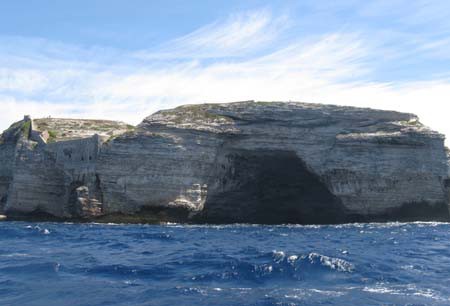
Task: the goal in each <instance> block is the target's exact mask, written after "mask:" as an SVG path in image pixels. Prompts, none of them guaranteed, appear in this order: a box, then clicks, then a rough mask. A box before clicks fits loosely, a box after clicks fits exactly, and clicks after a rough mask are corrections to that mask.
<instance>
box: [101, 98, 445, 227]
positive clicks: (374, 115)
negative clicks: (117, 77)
mask: <svg viewBox="0 0 450 306" xmlns="http://www.w3.org/2000/svg"><path fill="white" fill-rule="evenodd" d="M448 167H449V166H448V164H447V156H446V152H445V147H444V136H443V135H441V134H439V133H437V132H434V131H431V130H429V129H428V128H427V127H424V126H423V125H422V124H420V122H419V121H418V118H417V117H416V116H415V115H412V114H405V113H398V112H390V111H379V110H372V109H361V108H352V107H341V106H333V105H317V104H306V103H281V102H280V103H262V102H240V103H230V104H203V105H188V106H182V107H178V108H176V109H173V110H167V111H160V112H158V113H156V114H154V115H152V116H150V117H148V118H146V119H145V120H144V121H143V122H142V123H141V124H140V125H139V126H138V128H137V130H136V132H135V133H134V134H132V135H127V136H121V137H119V138H117V139H115V140H114V141H113V142H111V143H110V144H108V145H107V146H105V147H103V148H102V152H101V154H100V155H99V161H98V165H97V172H98V175H99V177H100V181H101V186H102V190H103V196H104V205H105V212H106V213H109V212H122V213H134V212H138V211H140V210H142V209H143V208H146V207H163V208H170V207H173V206H177V205H179V206H183V207H185V208H187V210H188V211H189V212H190V213H189V216H191V217H192V216H197V217H199V218H200V219H203V220H206V221H208V220H210V221H211V220H213V221H214V222H216V221H217V222H222V221H224V222H235V221H236V222H264V223H270V222H301V223H310V222H311V220H312V221H314V222H315V223H316V222H319V223H320V222H322V221H323V222H341V221H342V222H344V221H346V220H365V219H371V218H373V219H377V218H378V219H380V220H384V219H396V218H402V217H405V218H413V219H420V218H422V219H428V218H436V217H439V215H443V214H444V215H445V216H443V217H445V218H446V217H447V215H448V211H447V203H448V199H447V193H446V190H445V187H444V185H445V179H446V178H447V177H448ZM292 169H294V170H295V171H294V170H292ZM296 173H297V174H296ZM311 182H314V183H311ZM196 186H202V187H201V189H202V190H201V192H200V193H199V194H201V195H200V196H198V197H190V196H188V195H189V194H190V193H191V192H192V190H194V189H196V188H197V189H198V187H196ZM283 188H284V189H283ZM284 193H286V194H287V195H286V194H284ZM261 203H263V205H262V206H261ZM408 207H409V208H408ZM327 210H328V211H331V212H333V213H332V214H331V215H330V214H327V213H323V212H324V211H327ZM271 215H272V216H273V215H277V217H276V218H271ZM322 215H323V216H322ZM194 218H195V217H194Z"/></svg>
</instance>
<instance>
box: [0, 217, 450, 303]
mask: <svg viewBox="0 0 450 306" xmlns="http://www.w3.org/2000/svg"><path fill="white" fill-rule="evenodd" d="M0 305H176V306H181V305H450V224H444V223H390V224H355V225H341V226H250V225H230V226H185V225H166V226H153V225H100V224H57V223H26V222H0Z"/></svg>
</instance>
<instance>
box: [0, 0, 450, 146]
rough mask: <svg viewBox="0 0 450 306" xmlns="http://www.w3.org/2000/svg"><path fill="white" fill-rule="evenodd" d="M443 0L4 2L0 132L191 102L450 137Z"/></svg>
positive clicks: (0, 8)
mask: <svg viewBox="0 0 450 306" xmlns="http://www.w3.org/2000/svg"><path fill="white" fill-rule="evenodd" d="M449 68H450V2H449V1H439V0H434V1H429V0H415V1H414V0H413V1H404V0H390V1H387V0H386V1H381V0H380V1H354V0H342V1H313V0H311V1H301V0H299V1H289V0H286V1H257V0H247V1H234V0H231V1H230V0H228V1H212V0H211V1H178V0H176V1H175V0H166V1H144V0H128V1H123V0H121V1H119V0H108V1H106V0H78V1H69V0H66V1H56V0H53V1H50V0H39V1H37V0H27V1H25V0H2V1H1V2H0V105H1V106H2V112H1V113H0V128H2V129H3V128H6V127H7V126H8V125H9V124H11V122H12V121H15V120H18V119H20V118H21V117H22V116H23V114H31V115H32V116H33V117H40V116H48V115H51V116H53V117H86V118H109V119H115V120H123V121H126V122H129V123H133V124H137V123H139V122H140V121H141V120H142V119H143V118H144V117H145V116H147V115H150V114H151V113H153V112H154V111H157V110H159V109H162V108H171V107H174V106H177V105H180V104H186V103H202V102H227V101H239V100H248V99H255V100H270V101H272V100H283V101H288V100H292V101H305V102H317V103H328V104H343V105H354V106H363V107H373V108H382V109H393V110H399V111H407V112H414V113H417V114H418V115H419V116H420V117H421V119H422V121H423V122H425V123H426V124H427V125H429V126H431V127H432V128H433V129H437V130H439V131H441V132H444V133H446V134H447V135H449V137H450V124H449V123H447V122H448V118H447V117H448V114H449V112H448V110H449V108H450V107H449V106H448V105H449V103H450V69H449Z"/></svg>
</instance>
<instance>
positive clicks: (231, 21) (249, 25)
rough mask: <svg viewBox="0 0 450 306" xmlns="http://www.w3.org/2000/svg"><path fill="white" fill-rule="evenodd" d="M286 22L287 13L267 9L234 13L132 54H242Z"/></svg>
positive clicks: (261, 44)
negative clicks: (274, 13)
mask: <svg viewBox="0 0 450 306" xmlns="http://www.w3.org/2000/svg"><path fill="white" fill-rule="evenodd" d="M290 24H291V21H290V19H289V17H288V15H281V16H277V17H275V18H274V17H273V16H272V14H271V12H270V10H268V9H261V10H257V11H253V12H246V13H241V14H234V15H231V16H229V17H228V18H227V19H225V20H220V21H217V22H214V23H212V24H208V25H206V26H204V27H202V28H200V29H198V30H196V31H194V32H192V33H189V34H187V35H185V36H182V37H179V38H177V39H174V40H172V41H170V42H168V43H166V44H163V45H162V46H159V47H157V48H156V49H155V50H141V51H138V52H136V53H135V54H134V55H135V56H136V57H138V58H141V59H161V58H166V59H167V58H175V59H180V58H181V59H185V58H217V57H242V56H245V55H248V54H249V53H252V52H254V51H258V50H260V49H261V48H264V47H267V46H268V45H269V43H271V42H273V41H274V40H276V39H277V38H279V37H278V36H279V35H280V34H281V33H282V32H283V31H284V30H286V29H287V28H289V26H290Z"/></svg>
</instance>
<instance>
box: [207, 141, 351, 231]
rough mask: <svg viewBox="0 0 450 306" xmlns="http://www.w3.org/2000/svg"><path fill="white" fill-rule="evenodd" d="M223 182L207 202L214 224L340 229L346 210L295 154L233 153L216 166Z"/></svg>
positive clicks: (212, 191) (276, 152)
mask: <svg viewBox="0 0 450 306" xmlns="http://www.w3.org/2000/svg"><path fill="white" fill-rule="evenodd" d="M217 166H218V169H219V173H220V174H219V178H220V181H219V182H216V184H215V186H216V187H215V188H216V189H215V190H211V192H210V194H212V195H211V196H208V198H207V200H206V203H205V208H204V214H203V216H202V217H203V218H204V219H205V220H207V222H210V223H231V222H242V223H260V224H280V223H296V224H324V223H340V222H343V221H344V218H345V215H346V214H345V208H344V207H343V205H342V204H341V203H340V201H339V199H337V198H336V197H335V196H334V195H333V194H332V193H331V192H330V191H329V190H328V188H327V186H326V185H325V184H324V183H323V182H322V181H321V180H320V178H319V177H318V176H317V175H316V174H314V173H313V172H312V171H310V170H309V169H308V167H307V166H306V165H305V163H304V162H303V160H302V159H300V158H299V157H298V156H297V155H296V154H295V152H291V151H244V150H239V151H233V152H227V153H226V154H224V155H223V158H221V162H220V163H218V165H217Z"/></svg>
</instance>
